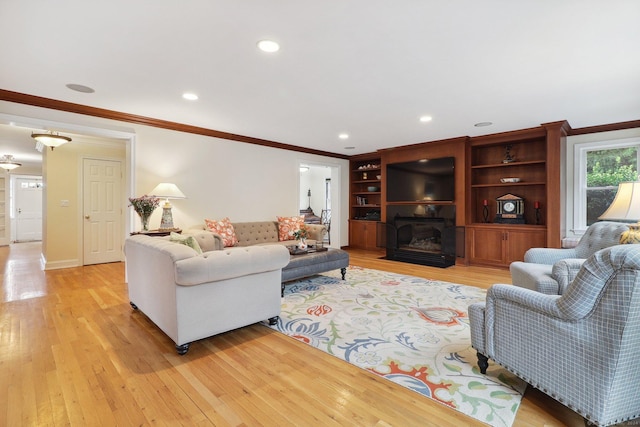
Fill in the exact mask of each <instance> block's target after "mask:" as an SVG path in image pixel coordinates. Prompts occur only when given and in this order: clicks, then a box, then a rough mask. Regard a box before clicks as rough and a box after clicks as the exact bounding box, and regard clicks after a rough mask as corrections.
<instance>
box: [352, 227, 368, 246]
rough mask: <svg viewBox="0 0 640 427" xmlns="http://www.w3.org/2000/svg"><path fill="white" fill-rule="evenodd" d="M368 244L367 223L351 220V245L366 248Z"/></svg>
mask: <svg viewBox="0 0 640 427" xmlns="http://www.w3.org/2000/svg"><path fill="white" fill-rule="evenodd" d="M366 246H367V224H366V223H365V222H364V221H349V247H351V248H360V249H364V248H365V247H366Z"/></svg>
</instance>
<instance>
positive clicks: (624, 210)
mask: <svg viewBox="0 0 640 427" xmlns="http://www.w3.org/2000/svg"><path fill="white" fill-rule="evenodd" d="M598 219H607V220H629V221H638V220H640V182H638V181H633V182H621V183H620V184H618V192H617V193H616V197H615V198H614V199H613V202H612V203H611V206H609V208H608V209H607V210H606V211H605V212H604V213H603V214H602V215H600V216H599V217H598Z"/></svg>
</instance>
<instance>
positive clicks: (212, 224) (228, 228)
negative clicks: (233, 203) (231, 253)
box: [204, 217, 238, 247]
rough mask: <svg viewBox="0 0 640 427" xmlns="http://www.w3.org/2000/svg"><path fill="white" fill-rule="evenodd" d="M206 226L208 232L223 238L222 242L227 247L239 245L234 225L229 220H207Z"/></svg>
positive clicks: (205, 221)
mask: <svg viewBox="0 0 640 427" xmlns="http://www.w3.org/2000/svg"><path fill="white" fill-rule="evenodd" d="M204 223H205V225H206V226H207V230H209V231H211V232H213V233H216V234H219V235H220V237H222V242H223V243H224V246H225V247H228V246H235V245H237V244H238V238H237V237H236V231H235V229H234V228H233V224H231V221H230V220H229V218H226V217H225V218H222V219H221V220H219V221H216V220H213V219H205V220H204Z"/></svg>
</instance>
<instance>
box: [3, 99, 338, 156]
mask: <svg viewBox="0 0 640 427" xmlns="http://www.w3.org/2000/svg"><path fill="white" fill-rule="evenodd" d="M0 101H8V102H15V103H17V104H25V105H31V106H34V107H41V108H48V109H51V110H59V111H66V112H68V113H76V114H82V115H85V116H93V117H100V118H103V119H110V120H116V121H120V122H127V123H134V124H139V125H145V126H152V127H156V128H161V129H168V130H174V131H178V132H185V133H192V134H196V135H203V136H210V137H212V138H220V139H226V140H230V141H237V142H245V143H247V144H255V145H262V146H265V147H271V148H279V149H282V150H288V151H296V152H300V153H307V154H316V155H319V156H326V157H333V158H337V159H348V158H349V156H345V155H342V154H336V153H330V152H327V151H322V150H314V149H311V148H305V147H299V146H297V145H290V144H284V143H281V142H276V141H269V140H266V139H260V138H253V137H251V136H245V135H238V134H233V133H228V132H222V131H218V130H214V129H207V128H203V127H199V126H192V125H187V124H183V123H177V122H171V121H168V120H161V119H154V118H152V117H146V116H139V115H136V114H129V113H123V112H120V111H114V110H107V109H104V108H96V107H89V106H87V105H82V104H74V103H71V102H65V101H59V100H57V99H51V98H43V97H41V96H35V95H29V94H25V93H20V92H12V91H9V90H5V89H0Z"/></svg>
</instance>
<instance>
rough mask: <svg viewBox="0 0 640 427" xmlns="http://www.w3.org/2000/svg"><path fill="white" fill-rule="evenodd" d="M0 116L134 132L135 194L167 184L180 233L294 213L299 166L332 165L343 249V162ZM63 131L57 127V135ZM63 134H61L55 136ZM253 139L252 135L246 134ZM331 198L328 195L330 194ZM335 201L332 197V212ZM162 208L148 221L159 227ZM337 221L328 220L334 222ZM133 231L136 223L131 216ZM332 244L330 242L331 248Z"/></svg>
mask: <svg viewBox="0 0 640 427" xmlns="http://www.w3.org/2000/svg"><path fill="white" fill-rule="evenodd" d="M0 113H5V114H11V115H17V116H22V117H28V118H35V119H40V120H42V119H44V120H49V121H55V122H59V123H66V124H70V125H69V127H70V128H73V126H91V127H95V128H104V129H111V130H114V131H115V130H117V131H121V132H131V133H132V134H134V135H135V136H134V138H133V139H134V141H133V143H132V151H133V152H132V156H133V158H134V159H135V166H134V170H133V173H132V181H133V183H132V188H133V189H134V190H133V194H132V195H134V196H140V195H143V194H145V193H148V192H149V191H151V189H153V187H155V186H156V185H157V184H158V183H159V182H167V181H168V182H173V183H174V184H176V185H177V186H178V187H179V188H180V189H181V190H182V191H183V193H185V195H186V196H187V199H184V200H175V201H173V203H172V204H173V206H174V207H173V217H174V224H175V225H176V226H177V227H182V228H186V227H189V226H192V225H195V224H200V223H202V222H203V220H204V218H205V217H207V218H216V219H217V218H222V217H225V216H226V217H229V218H230V219H231V220H232V221H250V220H269V219H275V217H276V216H277V215H295V214H298V211H299V191H300V189H299V187H300V180H299V164H300V162H301V161H305V162H309V163H315V164H328V165H333V166H334V167H336V168H337V170H339V171H340V173H339V175H340V176H339V180H338V181H339V183H334V185H336V184H339V185H340V204H341V205H342V206H343V208H342V209H341V211H340V216H339V221H340V223H341V226H340V227H339V228H340V238H339V242H336V244H338V243H339V244H340V245H343V246H344V245H347V244H348V226H347V215H348V183H349V179H348V177H349V175H348V161H347V160H342V159H336V158H332V157H326V156H317V155H311V154H305V153H300V152H294V151H288V150H282V149H277V148H270V147H263V146H259V145H254V144H246V143H241V142H236V141H228V140H223V139H218V138H211V137H205V136H200V135H194V134H188V133H182V132H176V131H170V130H165V129H160V128H154V127H150V126H143V125H135V124H130V123H124V122H118V121H113V120H107V119H100V118H95V117H89V116H83V115H79V114H73V113H66V112H63V111H56V110H49V109H44V108H38V107H31V106H27V105H22V104H14V103H9V102H5V101H1V102H0ZM58 130H60V131H61V132H62V130H63V129H58ZM62 133H64V132H62ZM251 136H258V137H259V135H251ZM334 196H335V194H334ZM337 203H338V200H336V198H335V197H334V207H335V205H336V204H337ZM161 213H162V210H161V209H157V210H156V211H155V212H154V214H153V216H152V217H151V227H152V228H155V227H156V226H157V225H159V224H160V217H161ZM335 220H338V217H334V221H335ZM130 223H131V224H132V227H133V229H134V230H135V229H139V228H140V221H139V219H138V218H137V217H136V216H135V214H133V215H132V219H131V220H130ZM332 243H333V242H332Z"/></svg>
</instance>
